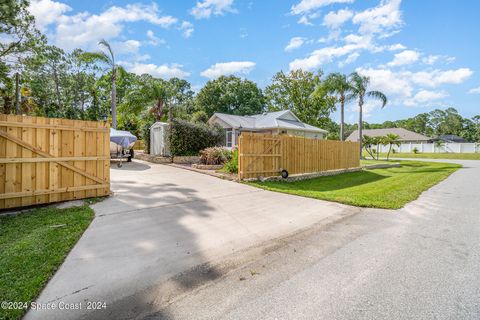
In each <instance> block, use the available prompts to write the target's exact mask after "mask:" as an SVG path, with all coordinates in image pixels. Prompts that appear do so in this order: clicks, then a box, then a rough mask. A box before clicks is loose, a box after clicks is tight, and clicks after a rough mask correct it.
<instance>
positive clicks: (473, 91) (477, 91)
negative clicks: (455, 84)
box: [468, 87, 480, 94]
mask: <svg viewBox="0 0 480 320" xmlns="http://www.w3.org/2000/svg"><path fill="white" fill-rule="evenodd" d="M468 93H469V94H480V87H476V88H472V89H470V90H468Z"/></svg>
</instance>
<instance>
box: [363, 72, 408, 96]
mask: <svg viewBox="0 0 480 320" xmlns="http://www.w3.org/2000/svg"><path fill="white" fill-rule="evenodd" d="M357 72H358V73H359V74H361V75H364V76H367V77H369V78H370V86H371V89H373V90H379V91H381V92H383V93H385V94H386V95H387V96H389V95H399V96H401V97H410V96H411V94H412V90H413V87H412V84H411V83H410V81H409V79H408V78H405V77H401V76H400V75H399V74H398V73H395V72H392V71H391V70H390V69H373V68H358V69H357Z"/></svg>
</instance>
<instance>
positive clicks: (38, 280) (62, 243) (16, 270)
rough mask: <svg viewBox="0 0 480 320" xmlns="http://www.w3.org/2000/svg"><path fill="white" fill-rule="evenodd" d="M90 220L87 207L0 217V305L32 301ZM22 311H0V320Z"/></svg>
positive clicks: (11, 317) (13, 317) (44, 210)
mask: <svg viewBox="0 0 480 320" xmlns="http://www.w3.org/2000/svg"><path fill="white" fill-rule="evenodd" d="M93 217H94V212H93V210H92V209H91V208H89V207H88V206H81V207H73V208H67V209H57V208H48V207H46V208H37V209H33V210H31V211H28V212H25V213H20V214H18V215H12V216H0V270H1V272H0V302H1V301H11V302H31V301H34V300H35V298H36V297H37V296H38V295H39V294H40V291H41V290H42V289H43V287H44V286H45V285H46V284H47V282H48V280H49V279H50V278H51V277H52V276H53V274H54V273H55V271H56V270H57V269H58V267H59V266H60V265H61V264H62V262H63V261H64V259H65V257H66V256H67V254H68V253H69V252H70V250H71V248H72V247H73V246H74V245H75V243H76V242H77V241H78V239H80V237H81V235H82V234H83V232H84V231H85V229H86V228H87V227H88V225H89V224H90V222H91V221H92V219H93ZM26 311H27V310H26V309H9V308H8V307H7V308H4V307H2V308H0V319H19V318H20V317H21V316H22V315H23V314H24V313H25V312H26Z"/></svg>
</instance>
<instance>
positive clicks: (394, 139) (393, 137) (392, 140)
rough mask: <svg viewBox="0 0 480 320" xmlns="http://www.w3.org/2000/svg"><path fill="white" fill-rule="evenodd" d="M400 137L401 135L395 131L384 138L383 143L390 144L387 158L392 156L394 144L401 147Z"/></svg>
mask: <svg viewBox="0 0 480 320" xmlns="http://www.w3.org/2000/svg"><path fill="white" fill-rule="evenodd" d="M398 138H400V136H399V135H397V134H394V133H388V134H387V135H386V136H385V137H384V138H383V143H384V144H388V153H387V160H388V159H389V158H390V152H391V151H392V146H393V145H396V146H397V147H400V141H398Z"/></svg>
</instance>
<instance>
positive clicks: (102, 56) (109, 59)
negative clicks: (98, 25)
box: [82, 40, 117, 128]
mask: <svg viewBox="0 0 480 320" xmlns="http://www.w3.org/2000/svg"><path fill="white" fill-rule="evenodd" d="M98 44H99V45H101V46H103V47H105V48H106V49H107V51H108V54H106V53H105V52H103V51H101V52H84V53H83V54H82V55H83V56H84V58H85V59H89V60H98V61H102V62H104V63H106V64H107V65H108V66H109V67H110V68H112V77H111V79H112V103H111V105H112V127H113V128H116V127H117V84H116V83H117V66H116V65H115V55H114V54H113V50H112V47H110V44H109V43H108V42H107V41H106V40H101V41H100V42H99V43H98Z"/></svg>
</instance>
